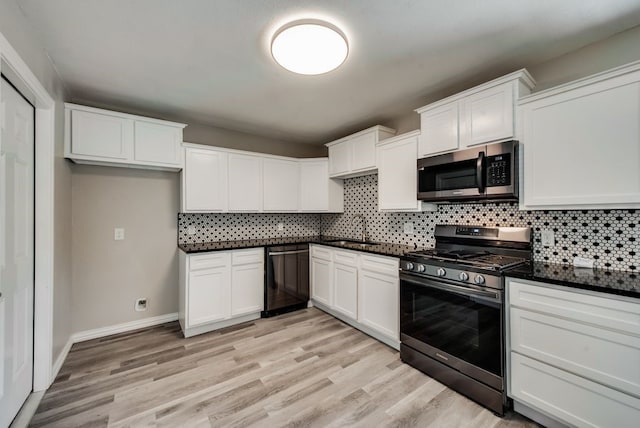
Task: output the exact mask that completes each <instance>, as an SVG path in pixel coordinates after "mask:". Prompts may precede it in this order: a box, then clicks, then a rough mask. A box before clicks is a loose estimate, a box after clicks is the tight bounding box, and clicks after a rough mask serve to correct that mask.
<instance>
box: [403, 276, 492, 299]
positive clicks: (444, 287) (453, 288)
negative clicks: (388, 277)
mask: <svg viewBox="0 0 640 428" xmlns="http://www.w3.org/2000/svg"><path fill="white" fill-rule="evenodd" d="M400 281H406V282H409V283H411V284H414V285H417V286H419V287H426V288H434V289H436V290H441V291H447V292H449V293H454V294H458V295H461V296H466V297H475V298H477V299H481V300H485V301H488V302H491V303H500V302H502V295H501V293H500V292H499V291H485V290H476V289H474V288H469V287H463V286H460V285H453V284H449V283H445V282H436V281H433V280H431V279H428V278H420V279H415V278H412V277H410V276H408V275H404V274H400Z"/></svg>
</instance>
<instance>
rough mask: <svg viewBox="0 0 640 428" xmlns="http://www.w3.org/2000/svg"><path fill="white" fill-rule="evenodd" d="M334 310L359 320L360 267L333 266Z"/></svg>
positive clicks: (339, 264) (337, 264)
mask: <svg viewBox="0 0 640 428" xmlns="http://www.w3.org/2000/svg"><path fill="white" fill-rule="evenodd" d="M333 308H334V309H335V310H336V311H339V312H341V313H343V314H345V315H346V316H348V317H350V318H353V319H354V320H355V319H357V318H358V267H357V266H351V265H344V264H341V263H334V264H333Z"/></svg>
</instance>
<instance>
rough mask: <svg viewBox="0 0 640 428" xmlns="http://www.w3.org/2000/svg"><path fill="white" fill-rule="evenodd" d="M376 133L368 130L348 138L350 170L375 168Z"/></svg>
mask: <svg viewBox="0 0 640 428" xmlns="http://www.w3.org/2000/svg"><path fill="white" fill-rule="evenodd" d="M376 141H377V139H376V133H375V132H370V133H366V134H363V135H358V136H357V137H353V138H351V139H349V145H350V146H351V171H363V170H371V169H375V168H376Z"/></svg>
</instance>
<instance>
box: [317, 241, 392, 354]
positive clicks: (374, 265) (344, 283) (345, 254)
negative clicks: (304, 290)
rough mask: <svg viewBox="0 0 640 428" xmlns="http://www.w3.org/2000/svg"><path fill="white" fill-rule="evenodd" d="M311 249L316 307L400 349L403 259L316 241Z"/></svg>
mask: <svg viewBox="0 0 640 428" xmlns="http://www.w3.org/2000/svg"><path fill="white" fill-rule="evenodd" d="M310 251H311V259H310V263H311V301H312V302H313V304H314V306H316V307H318V308H319V309H322V310H323V311H325V312H327V313H329V314H331V315H333V316H335V317H336V318H339V319H341V320H342V321H344V322H346V323H347V324H350V325H351V326H353V327H355V328H357V329H359V330H361V331H363V332H365V333H367V334H368V335H370V336H372V337H374V338H376V339H378V340H379V341H381V342H383V343H385V344H387V345H389V346H391V347H392V348H395V349H399V347H400V321H399V320H400V312H399V311H400V302H399V300H398V299H399V295H400V279H399V273H398V269H399V260H398V259H397V258H395V257H387V256H378V255H372V254H367V253H363V252H360V251H351V250H341V249H335V248H331V247H327V246H322V245H315V244H314V245H311V248H310Z"/></svg>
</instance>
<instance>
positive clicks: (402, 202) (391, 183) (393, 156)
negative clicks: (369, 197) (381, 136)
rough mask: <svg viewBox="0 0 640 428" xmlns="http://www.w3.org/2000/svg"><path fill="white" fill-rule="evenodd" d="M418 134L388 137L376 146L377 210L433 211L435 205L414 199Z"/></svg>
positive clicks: (416, 132) (435, 208)
mask: <svg viewBox="0 0 640 428" xmlns="http://www.w3.org/2000/svg"><path fill="white" fill-rule="evenodd" d="M419 136H420V131H413V132H408V133H406V134H402V135H398V136H396V137H391V138H388V139H386V140H384V141H381V142H379V143H378V144H377V145H376V151H377V158H378V210H379V211H390V212H403V211H436V210H437V205H435V204H428V203H425V202H423V201H419V200H418V197H417V195H418V170H417V168H416V162H417V160H418V138H419Z"/></svg>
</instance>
